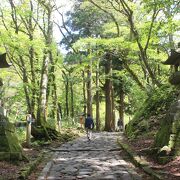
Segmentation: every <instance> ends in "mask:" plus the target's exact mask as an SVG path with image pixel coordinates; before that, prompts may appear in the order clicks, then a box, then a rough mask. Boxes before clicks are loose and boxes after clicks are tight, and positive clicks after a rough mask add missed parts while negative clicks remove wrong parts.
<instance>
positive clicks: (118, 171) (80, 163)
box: [38, 132, 141, 180]
mask: <svg viewBox="0 0 180 180" xmlns="http://www.w3.org/2000/svg"><path fill="white" fill-rule="evenodd" d="M117 138H122V134H121V133H119V132H118V133H109V132H101V133H93V138H92V141H90V142H89V141H88V140H87V138H86V137H85V136H84V137H80V138H78V139H76V140H74V141H71V142H68V143H66V144H63V145H61V146H60V147H59V148H56V149H51V150H52V151H55V153H54V155H53V157H52V160H51V161H50V162H49V163H48V164H47V165H46V167H45V168H44V169H43V171H42V173H41V175H40V176H39V178H38V180H41V179H48V180H60V179H61V180H73V179H92V180H103V179H109V180H111V179H112V180H116V179H117V180H121V179H122V180H132V179H141V177H140V176H139V175H138V174H137V173H136V172H135V171H134V170H133V169H132V168H131V167H130V166H129V164H128V163H127V162H126V161H124V160H123V159H122V157H121V156H120V151H121V149H120V148H119V146H118V145H117V143H116V142H117Z"/></svg>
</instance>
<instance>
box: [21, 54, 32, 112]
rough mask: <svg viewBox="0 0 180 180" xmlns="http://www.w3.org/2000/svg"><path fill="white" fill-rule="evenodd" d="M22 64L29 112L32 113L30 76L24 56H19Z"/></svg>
mask: <svg viewBox="0 0 180 180" xmlns="http://www.w3.org/2000/svg"><path fill="white" fill-rule="evenodd" d="M19 59H20V62H21V66H22V74H23V88H24V92H25V96H26V103H27V111H28V112H27V113H31V101H30V92H29V88H28V83H29V82H28V76H27V71H26V67H25V62H24V59H23V57H22V56H19Z"/></svg>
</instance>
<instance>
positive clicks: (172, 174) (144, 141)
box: [128, 137, 180, 180]
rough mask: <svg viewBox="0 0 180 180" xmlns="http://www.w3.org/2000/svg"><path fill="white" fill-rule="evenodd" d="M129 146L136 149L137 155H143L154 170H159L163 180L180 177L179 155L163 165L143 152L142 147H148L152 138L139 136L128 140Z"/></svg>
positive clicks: (176, 179)
mask: <svg viewBox="0 0 180 180" xmlns="http://www.w3.org/2000/svg"><path fill="white" fill-rule="evenodd" d="M128 142H129V144H130V147H131V148H132V149H133V150H134V151H136V153H137V154H138V155H142V156H145V158H146V160H147V161H148V162H149V163H150V166H151V168H152V169H154V170H155V171H159V172H160V173H161V175H162V176H163V178H164V179H165V180H178V179H180V156H176V157H175V158H174V159H173V160H172V161H170V162H168V163H167V164H165V165H160V164H158V163H157V160H156V159H155V158H154V157H153V156H150V155H146V154H144V153H143V150H144V149H148V148H150V147H152V145H153V138H146V137H144V138H141V139H137V140H128Z"/></svg>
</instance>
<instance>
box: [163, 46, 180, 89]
mask: <svg viewBox="0 0 180 180" xmlns="http://www.w3.org/2000/svg"><path fill="white" fill-rule="evenodd" d="M163 64H165V65H171V66H173V67H174V70H173V72H172V75H171V76H170V77H169V82H170V83H171V84H172V85H179V84H180V69H179V66H180V43H179V44H178V49H177V50H176V51H175V50H171V55H170V56H169V57H168V59H167V60H166V61H165V62H164V63H163Z"/></svg>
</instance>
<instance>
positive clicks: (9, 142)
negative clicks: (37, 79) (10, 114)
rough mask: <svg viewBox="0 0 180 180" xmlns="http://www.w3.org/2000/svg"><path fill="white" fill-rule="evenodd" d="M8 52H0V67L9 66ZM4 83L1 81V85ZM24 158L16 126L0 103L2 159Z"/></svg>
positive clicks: (0, 154)
mask: <svg viewBox="0 0 180 180" xmlns="http://www.w3.org/2000/svg"><path fill="white" fill-rule="evenodd" d="M8 67H10V64H8V63H7V61H6V54H0V68H8ZM2 85H3V83H2V81H0V87H2ZM20 159H22V148H21V145H20V144H19V141H18V138H17V136H16V133H15V127H14V125H13V124H12V123H10V122H9V120H8V118H7V116H6V111H5V109H4V108H3V106H2V105H1V104H0V160H20Z"/></svg>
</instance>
